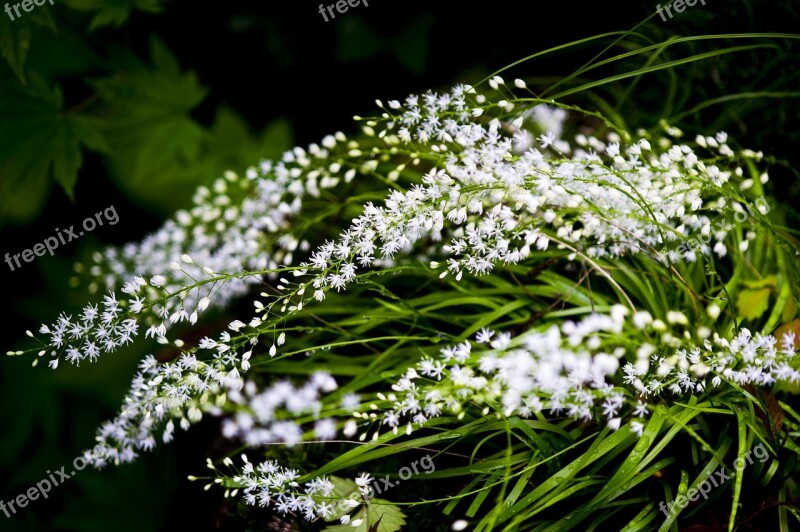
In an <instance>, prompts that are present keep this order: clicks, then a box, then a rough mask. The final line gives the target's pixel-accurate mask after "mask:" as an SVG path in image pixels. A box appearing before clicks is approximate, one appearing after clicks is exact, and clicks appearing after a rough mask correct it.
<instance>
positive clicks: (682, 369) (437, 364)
mask: <svg viewBox="0 0 800 532" xmlns="http://www.w3.org/2000/svg"><path fill="white" fill-rule="evenodd" d="M628 314H629V312H628V310H627V308H625V307H622V306H619V305H616V306H614V307H612V309H611V312H610V314H609V315H604V314H592V315H589V316H587V317H586V318H584V319H583V320H581V321H579V322H573V321H565V322H564V323H563V324H562V325H561V326H560V327H559V326H556V325H552V326H550V327H549V328H548V329H547V330H546V331H544V332H540V331H529V332H527V333H524V334H522V335H520V336H519V337H517V338H516V339H513V340H512V337H511V334H510V333H508V332H505V333H500V334H497V333H495V332H494V331H489V330H485V329H484V330H482V331H481V332H480V333H478V335H477V338H476V341H477V343H479V344H488V346H489V349H488V350H482V351H481V352H480V353H474V352H473V351H472V348H473V344H472V343H470V342H469V341H465V342H462V343H460V344H458V345H456V346H450V347H446V348H444V349H442V351H441V357H440V359H438V360H434V359H430V358H424V359H423V360H421V361H420V362H419V363H418V364H417V365H416V367H414V368H410V369H408V370H407V372H406V374H405V375H404V376H403V378H401V379H400V380H399V381H398V382H397V383H396V384H394V385H393V386H392V389H393V390H394V391H395V392H396V393H395V394H391V395H390V396H389V397H388V401H389V402H390V403H391V407H390V408H388V409H387V410H386V411H385V412H384V413H383V418H382V423H383V424H385V425H388V426H390V427H392V429H393V430H395V431H396V430H397V427H398V426H399V425H400V424H401V423H402V422H406V423H408V425H407V427H406V432H407V433H410V432H411V431H412V427H413V425H414V424H416V425H417V426H421V425H424V424H425V423H426V422H427V421H428V420H429V419H431V418H434V417H438V416H440V415H441V414H442V413H443V412H451V413H454V414H461V413H462V411H463V409H464V408H465V405H469V404H475V405H479V406H480V405H483V406H485V407H486V410H485V411H486V412H488V411H489V409H490V408H492V407H496V408H500V407H501V408H502V414H503V415H504V416H511V415H519V416H522V417H530V416H531V415H534V414H537V413H539V412H543V411H545V410H547V411H549V412H550V413H551V414H554V415H558V414H561V413H566V415H568V416H570V417H573V418H575V419H582V420H586V421H588V420H591V419H592V418H593V417H595V416H594V415H593V412H594V411H595V409H597V408H601V409H602V413H603V415H604V416H605V418H606V420H607V423H608V424H609V426H610V427H611V428H613V429H617V428H619V426H620V423H621V422H622V418H623V417H625V416H626V415H629V414H632V416H633V418H634V419H632V420H631V427H632V428H633V429H634V430H635V431H636V432H638V433H640V434H641V430H642V428H643V427H644V424H643V422H642V421H643V420H642V418H643V416H645V415H646V414H647V412H648V407H647V405H646V404H645V403H644V402H643V401H646V400H648V398H651V396H655V395H658V394H659V393H661V392H664V391H669V392H671V393H673V394H675V395H691V394H695V393H697V394H699V393H701V392H703V390H705V389H706V388H707V387H708V386H711V387H718V386H720V385H721V384H722V382H723V380H727V381H730V382H734V383H736V384H739V385H742V384H754V385H758V386H768V385H771V384H773V383H774V382H776V381H786V382H793V383H797V382H800V372H798V371H797V370H795V369H793V367H792V365H791V361H792V358H793V357H794V356H795V347H794V345H795V344H794V335H793V334H791V333H788V334H786V335H785V336H784V338H783V339H782V344H783V347H782V350H778V349H777V348H776V343H777V339H776V338H775V337H774V336H762V335H759V334H757V335H755V336H752V335H751V333H750V332H749V331H748V330H747V329H742V330H741V332H740V333H739V334H738V335H737V336H736V337H735V338H733V339H732V340H731V341H729V340H726V339H724V338H720V337H719V336H718V335H717V334H714V336H713V338H711V339H709V338H706V339H704V340H701V347H698V346H688V347H687V346H685V345H684V344H683V343H682V342H681V341H680V340H679V338H682V337H684V335H683V333H682V332H680V331H679V330H680V329H682V328H683V327H684V326H686V325H687V324H688V321H687V319H686V317H685V316H684V315H683V314H682V313H680V312H677V311H671V312H669V313H668V316H667V323H665V322H664V321H662V320H659V319H653V318H652V316H650V314H649V313H648V312H646V311H640V312H637V313H636V314H634V316H633V317H632V318H626V316H627V315H628ZM626 327H627V328H626ZM636 329H641V330H642V331H641V332H642V333H644V334H647V335H648V336H653V335H661V338H660V342H658V343H657V344H656V345H654V344H651V343H649V342H647V341H641V342H639V343H638V344H637V346H636V348H635V349H633V348H632V347H631V345H632V343H633V340H632V339H633V338H635V337H636V336H637V330H636ZM698 332H699V334H701V335H706V336H708V334H709V330H708V329H707V328H704V327H701V328H700V330H699V331H698ZM676 345H677V346H678V347H675V346H676ZM666 353H670V354H666ZM625 359H632V360H636V361H637V363H636V364H633V363H630V362H628V363H626V364H625V365H624V367H623V368H622V370H621V371H620V361H622V362H624V360H625ZM357 417H361V415H360V414H359V415H358V416H357Z"/></svg>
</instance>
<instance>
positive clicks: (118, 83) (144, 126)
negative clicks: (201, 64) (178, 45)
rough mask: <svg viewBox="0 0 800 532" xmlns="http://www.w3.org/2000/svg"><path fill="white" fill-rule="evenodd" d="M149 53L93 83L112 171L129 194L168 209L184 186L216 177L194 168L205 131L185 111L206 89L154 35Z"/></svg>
mask: <svg viewBox="0 0 800 532" xmlns="http://www.w3.org/2000/svg"><path fill="white" fill-rule="evenodd" d="M151 55H152V58H153V64H152V65H145V64H143V63H142V62H141V61H140V60H138V59H136V58H129V60H128V62H129V65H128V68H127V69H125V70H124V71H122V72H120V73H119V74H117V75H115V76H111V77H108V78H104V79H101V80H98V81H95V82H94V85H95V87H96V89H97V91H98V94H99V96H100V98H101V100H102V102H103V104H104V106H105V109H104V111H103V113H102V114H103V117H104V119H105V126H104V132H105V134H106V136H107V138H108V143H109V153H110V156H111V157H110V161H109V164H110V166H111V170H112V175H113V176H114V178H115V180H116V181H117V183H118V185H119V186H120V188H122V189H123V190H124V191H125V192H126V193H127V194H128V195H129V196H131V197H132V198H134V199H136V200H139V201H140V202H143V203H145V204H147V205H148V206H152V207H155V208H156V210H159V209H160V210H161V211H162V212H170V211H172V210H174V209H175V208H177V207H179V206H182V205H183V203H179V202H178V201H179V200H180V199H181V198H185V197H186V196H187V194H186V190H187V188H188V189H193V188H195V187H196V186H197V185H198V184H199V183H200V182H201V179H206V180H207V179H211V178H212V177H216V176H212V177H209V176H208V175H204V174H206V173H207V172H208V169H201V168H198V166H197V163H198V161H199V159H200V156H201V154H202V151H203V143H204V142H206V141H207V140H208V139H209V134H208V133H207V132H206V131H205V130H204V129H203V127H202V126H200V125H199V124H198V123H196V122H195V121H194V120H193V119H192V117H191V116H190V115H189V113H190V112H191V111H192V110H193V109H194V108H195V107H196V106H197V105H198V104H199V103H200V102H202V101H203V99H204V98H205V96H206V90H205V89H204V88H203V87H202V86H200V84H199V82H198V80H197V76H196V75H195V74H194V73H191V72H189V73H184V72H182V71H181V69H180V67H179V65H178V63H177V61H176V60H175V58H174V57H173V56H172V54H171V53H170V52H169V50H168V49H167V48H166V46H165V45H164V44H162V43H161V42H160V41H159V40H157V39H155V38H153V40H152V41H151Z"/></svg>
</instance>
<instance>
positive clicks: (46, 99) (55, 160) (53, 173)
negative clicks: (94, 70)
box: [0, 78, 104, 222]
mask: <svg viewBox="0 0 800 532" xmlns="http://www.w3.org/2000/svg"><path fill="white" fill-rule="evenodd" d="M63 107H64V101H63V97H62V94H61V91H60V89H58V88H57V87H56V88H54V89H51V88H49V87H48V86H47V85H46V84H45V83H44V82H43V81H41V80H39V79H37V78H32V79H31V82H30V85H29V86H28V87H21V86H19V85H16V84H14V83H6V84H0V116H2V117H3V126H4V127H3V128H2V129H0V178H1V179H0V219H8V220H15V221H18V222H22V221H26V220H29V219H31V218H32V217H34V216H35V215H36V214H37V213H38V212H39V210H40V209H41V207H42V205H43V204H44V201H45V199H46V197H47V192H48V189H49V184H50V182H51V178H52V179H54V180H55V181H56V182H57V183H58V184H60V185H61V187H62V188H63V189H64V192H65V193H66V194H67V196H69V197H70V198H72V197H73V190H74V187H75V182H76V180H77V178H78V170H79V169H80V167H81V164H82V162H83V155H82V146H86V147H89V148H92V149H95V150H102V149H103V147H104V141H103V138H102V136H101V135H100V133H99V131H98V129H97V127H96V126H95V124H94V122H92V121H90V120H89V119H87V118H85V117H82V116H79V115H75V114H71V113H69V112H65V111H64V108H63Z"/></svg>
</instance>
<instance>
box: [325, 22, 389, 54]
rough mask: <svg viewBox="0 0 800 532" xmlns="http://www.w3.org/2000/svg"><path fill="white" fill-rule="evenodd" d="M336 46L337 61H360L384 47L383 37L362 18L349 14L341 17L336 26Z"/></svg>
mask: <svg viewBox="0 0 800 532" xmlns="http://www.w3.org/2000/svg"><path fill="white" fill-rule="evenodd" d="M336 31H337V33H338V46H337V48H336V57H337V59H338V60H339V61H342V62H347V61H360V60H362V59H369V58H370V57H373V56H376V55H378V54H379V53H381V52H382V51H383V50H384V49H385V48H386V45H385V39H384V38H383V36H381V35H380V34H379V33H377V32H376V31H375V30H373V29H372V27H371V26H370V25H369V24H368V23H367V21H366V20H364V19H363V18H361V17H359V16H356V15H351V16H349V17H347V18H345V19H343V20H342V21H341V22H340V23H339V24H338V25H337V26H336Z"/></svg>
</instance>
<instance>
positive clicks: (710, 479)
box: [658, 443, 769, 517]
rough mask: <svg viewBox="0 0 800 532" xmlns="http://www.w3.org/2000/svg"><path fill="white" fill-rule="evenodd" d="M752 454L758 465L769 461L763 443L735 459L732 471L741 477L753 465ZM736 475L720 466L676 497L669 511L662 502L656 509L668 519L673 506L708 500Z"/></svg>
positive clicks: (673, 509) (681, 506)
mask: <svg viewBox="0 0 800 532" xmlns="http://www.w3.org/2000/svg"><path fill="white" fill-rule="evenodd" d="M753 454H755V456H756V458H758V461H759V462H760V463H762V464H763V463H764V462H766V461H767V460H768V459H769V453H768V452H767V449H766V447H764V444H763V443H759V444H758V445H756V446H755V447H753V448H752V449H750V450H749V451H747V453H746V454H745V455H744V458H737V459H736V460H734V461H733V467H734V469H735V470H736V471H737V472H738V473H739V474H740V475H741V474H742V471H744V468H745V467H747V466H748V465H752V464H753V456H752V455H753ZM735 476H736V473H731V474H730V475H729V474H728V473H727V471H726V470H725V466H721V467H720V468H719V469H718V470H717V471H714V472H712V473H711V474H709V475H708V476H706V478H704V479H703V481H702V482H701V483H700V484H698V485H697V488H692V489H690V490H689V491H687V492H686V495H678V496H677V497H676V498H675V500H674V501H672V502H671V503H669V509H667V505H666V504H664V501H661V502H660V503H658V507H659V508H660V509H661V511H662V512H664V515H665V516H667V517H669V515H670V514H672V513H674V512H675V506H676V505H677V506H678V507H679V508H681V509H683V508H686V506H688V505H689V501H691V502H695V501H697V500H698V499H699V498H700V495H702V496H703V500H707V499H708V494H709V493H711V491H712V490H713V489H714V488H718V487H720V486H722V485H723V484H724V483H725V482H727V481H728V480H730V479H731V478H732V477H735Z"/></svg>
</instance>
